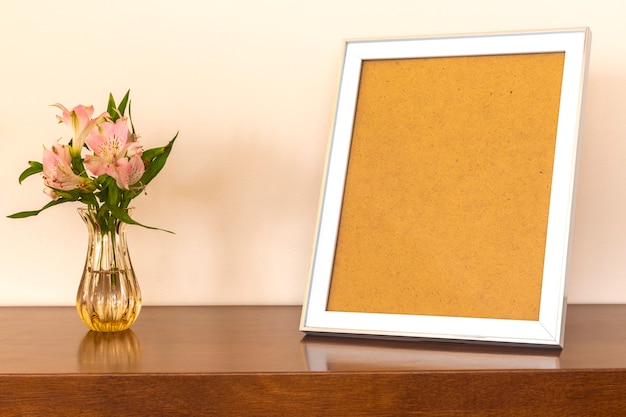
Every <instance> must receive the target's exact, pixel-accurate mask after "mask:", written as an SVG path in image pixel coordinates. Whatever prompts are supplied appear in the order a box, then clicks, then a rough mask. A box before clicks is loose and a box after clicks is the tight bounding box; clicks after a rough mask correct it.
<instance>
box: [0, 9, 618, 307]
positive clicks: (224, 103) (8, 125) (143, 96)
mask: <svg viewBox="0 0 626 417" xmlns="http://www.w3.org/2000/svg"><path fill="white" fill-rule="evenodd" d="M618 4H620V2H617V1H613V0H595V1H593V2H591V1H582V0H578V1H571V0H570V1H564V0H562V1H556V0H525V1H516V2H507V1H501V0H498V1H496V0H474V1H471V2H469V1H464V0H447V1H434V0H432V1H416V0H386V1H373V0H360V1H345V0H318V1H309V2H304V1H290V0H269V1H254V0H233V1H219V2H218V1H199V0H198V1H190V0H178V1H154V0H150V1H148V0H141V1H140V0H134V1H129V0H112V1H107V2H95V1H84V0H80V1H79V0H68V1H64V2H50V1H47V0H8V1H7V0H5V1H3V2H2V4H1V5H0V59H1V61H0V62H1V63H2V65H1V66H0V97H1V99H0V189H1V190H2V197H1V198H0V213H3V214H9V213H12V212H15V211H19V210H27V209H35V208H38V207H40V206H42V205H43V204H45V203H46V202H47V197H46V196H45V195H44V194H43V193H42V192H41V190H42V188H43V186H42V184H41V182H40V180H39V179H37V178H31V179H30V180H29V181H27V182H26V183H24V184H23V185H21V186H19V185H18V184H17V175H18V174H19V173H20V172H21V171H22V169H23V168H24V167H25V164H26V161H28V160H29V159H35V158H37V159H38V158H40V155H41V150H42V146H43V145H46V146H49V145H50V144H51V143H52V142H53V141H54V140H55V139H56V138H58V137H59V136H61V135H63V134H65V130H63V129H62V128H61V127H59V126H57V125H56V123H55V118H54V117H55V115H56V109H54V108H51V107H48V105H49V104H51V103H55V102H61V103H63V104H65V105H66V106H74V105H76V104H79V103H81V104H94V105H95V106H96V108H97V110H100V111H103V110H104V106H105V103H106V97H107V94H108V92H109V91H112V92H113V93H114V94H116V95H122V94H123V93H124V92H125V91H126V89H128V88H131V89H132V98H133V106H134V107H133V116H134V121H135V125H136V128H137V129H138V130H139V133H140V134H141V136H142V139H143V140H144V141H145V143H146V145H147V146H150V147H151V146H157V145H160V144H164V143H165V142H166V141H167V140H169V139H170V137H171V136H172V135H173V134H174V133H175V132H176V131H177V130H180V139H179V141H178V143H177V147H176V148H175V150H174V152H173V154H172V156H171V160H170V162H169V163H168V166H166V168H165V170H164V171H163V173H162V174H161V176H160V177H159V178H157V180H156V182H155V183H154V184H153V185H152V186H151V187H150V188H149V189H148V194H147V195H146V196H141V197H139V198H138V199H137V200H136V204H135V206H136V207H137V210H136V214H137V219H138V220H140V221H143V222H145V223H148V224H154V225H157V226H161V227H164V228H167V229H171V230H174V231H176V235H169V234H165V233H161V232H154V231H146V230H143V229H138V228H132V227H131V228H130V232H129V233H130V236H129V239H130V247H131V251H132V252H131V254H132V258H133V261H134V264H135V267H136V270H137V273H138V275H139V279H140V282H141V285H142V289H143V294H144V301H145V304H147V305H154V304H231V303H233V304H297V303H300V302H301V300H302V297H303V294H304V288H305V284H306V281H307V275H308V267H309V259H310V254H311V250H312V241H313V237H314V228H315V218H316V211H317V202H318V197H319V190H320V185H321V181H322V170H323V164H324V157H325V150H326V145H327V141H328V135H329V132H330V125H331V119H332V111H333V105H334V100H335V95H336V89H337V80H338V71H339V66H340V59H341V50H342V45H343V44H342V41H343V39H345V38H357V37H378V36H409V35H431V34H446V33H459V32H490V31H501V30H506V31H509V30H527V29H550V28H566V27H578V26H589V27H590V28H591V30H592V32H593V42H592V54H591V66H590V75H589V84H588V95H587V99H588V100H587V112H586V117H585V126H584V129H583V145H582V149H581V152H582V154H581V164H580V171H579V172H580V174H579V189H578V205H577V217H576V221H575V232H574V236H573V248H572V256H573V260H572V269H571V278H570V286H569V290H570V291H569V293H570V301H572V302H576V303H582V302H598V303H609V302H626V277H625V276H624V275H626V230H625V229H626V222H625V220H626V197H625V193H626V117H625V114H626V25H624V16H625V15H626V6H618ZM0 236H1V237H0V265H1V266H0V305H71V304H73V303H74V294H75V290H76V288H77V286H78V280H79V278H80V273H81V269H82V264H83V261H84V253H85V245H86V231H85V230H84V226H83V224H82V223H81V221H80V219H79V218H78V215H77V214H76V213H75V207H73V206H71V205H65V206H60V207H55V208H53V209H51V210H49V211H48V212H45V213H43V214H42V215H40V216H39V217H36V218H31V219H27V220H10V219H6V218H4V217H2V218H0Z"/></svg>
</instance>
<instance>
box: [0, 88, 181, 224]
mask: <svg viewBox="0 0 626 417" xmlns="http://www.w3.org/2000/svg"><path fill="white" fill-rule="evenodd" d="M129 95H130V90H129V91H128V92H127V93H126V95H125V96H124V98H123V99H122V100H121V101H120V103H119V105H117V104H116V103H115V100H114V98H113V95H109V101H108V106H107V111H106V112H104V113H102V114H100V115H99V116H96V117H93V118H92V116H93V113H94V108H93V106H83V105H79V106H76V107H74V108H73V109H72V110H68V109H67V108H65V107H64V106H63V105H61V104H58V103H57V104H54V105H53V106H55V107H57V108H59V109H60V110H61V111H62V112H63V113H62V115H60V116H57V118H58V120H59V123H64V124H65V125H66V126H68V127H69V128H70V129H71V130H72V133H73V135H72V138H71V139H70V140H69V142H68V143H67V144H62V143H59V142H57V143H55V144H53V145H52V147H51V148H50V149H47V148H44V151H43V159H42V162H38V161H29V163H28V165H29V167H28V168H27V169H26V170H24V172H22V174H21V175H20V176H19V182H20V184H21V183H22V181H24V180H25V179H26V178H28V177H30V176H31V175H34V174H39V173H42V176H43V182H44V184H45V186H46V188H45V189H44V192H45V193H46V194H48V196H50V197H51V198H52V201H50V202H49V203H48V204H46V205H45V206H43V207H42V208H41V209H39V210H34V211H22V212H19V213H15V214H12V215H10V216H8V217H10V218H24V217H29V216H36V215H37V214H39V213H40V212H42V211H43V210H45V209H48V208H50V207H52V206H56V205H58V204H62V203H67V202H72V201H79V202H82V203H84V204H86V205H87V208H89V209H92V210H96V211H97V212H98V213H99V214H98V215H99V217H100V220H101V225H102V226H105V227H107V225H109V224H112V223H111V220H113V219H117V220H119V221H122V222H124V223H128V224H136V225H139V226H143V227H148V228H151V229H154V227H149V226H145V225H143V224H140V223H138V222H136V221H135V220H133V219H132V218H131V217H130V215H129V214H128V211H127V210H126V209H128V206H129V204H130V202H131V200H132V199H134V198H135V197H137V196H138V195H140V194H141V193H142V192H143V191H144V189H145V188H146V186H147V185H148V184H149V183H150V182H151V181H152V180H153V179H154V178H155V177H156V176H157V174H158V173H159V172H160V171H161V169H162V168H163V166H164V165H165V162H166V161H167V158H168V156H169V154H170V152H171V150H172V146H173V145H174V141H175V140H176V137H177V136H178V134H176V135H175V136H174V138H173V139H172V140H170V141H169V143H168V144H167V145H165V146H163V147H159V148H153V149H147V150H144V149H143V146H142V144H141V143H140V141H139V140H138V139H139V136H138V135H137V134H136V133H135V128H134V126H133V123H132V119H131V115H130V100H129ZM127 108H128V113H129V115H128V117H126V116H125V115H124V113H125V111H126V109H127Z"/></svg>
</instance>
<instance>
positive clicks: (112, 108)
mask: <svg viewBox="0 0 626 417" xmlns="http://www.w3.org/2000/svg"><path fill="white" fill-rule="evenodd" d="M116 108H117V107H116V106H115V99H114V98H113V94H112V93H109V102H108V104H107V113H109V116H110V117H111V120H113V121H114V122H115V121H116V120H117V118H118V117H119V116H118V114H117V112H116V111H115V109H116Z"/></svg>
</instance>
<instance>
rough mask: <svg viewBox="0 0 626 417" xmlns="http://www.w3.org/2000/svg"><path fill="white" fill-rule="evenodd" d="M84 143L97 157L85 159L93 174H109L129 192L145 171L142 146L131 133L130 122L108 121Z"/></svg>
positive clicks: (122, 120)
mask: <svg viewBox="0 0 626 417" xmlns="http://www.w3.org/2000/svg"><path fill="white" fill-rule="evenodd" d="M85 142H86V143H87V146H89V149H91V150H92V151H93V153H94V155H86V156H85V167H86V168H87V169H88V170H89V171H90V172H91V173H92V174H93V175H97V176H99V175H102V174H107V175H109V176H111V177H113V178H115V182H116V184H117V186H118V187H120V188H123V189H125V190H128V189H129V188H130V186H131V185H133V184H134V183H136V182H137V181H139V179H140V178H141V176H142V175H143V172H144V169H145V167H144V165H143V162H142V161H141V154H142V149H141V145H140V144H139V143H138V142H137V141H136V137H135V135H133V134H132V133H130V132H129V130H128V124H127V119H126V118H123V117H120V118H119V119H117V121H116V122H115V123H113V122H110V121H106V122H103V123H101V124H99V125H98V129H97V131H96V132H94V133H92V134H91V135H89V136H88V137H87V138H86V139H85Z"/></svg>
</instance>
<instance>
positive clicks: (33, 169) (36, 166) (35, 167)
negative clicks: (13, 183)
mask: <svg viewBox="0 0 626 417" xmlns="http://www.w3.org/2000/svg"><path fill="white" fill-rule="evenodd" d="M28 165H30V166H29V167H28V168H26V169H25V170H24V172H22V173H21V174H20V177H19V182H20V184H21V183H22V181H24V180H25V179H26V178H28V177H30V176H31V175H35V174H38V173H40V172H43V165H42V164H41V162H37V161H28Z"/></svg>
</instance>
